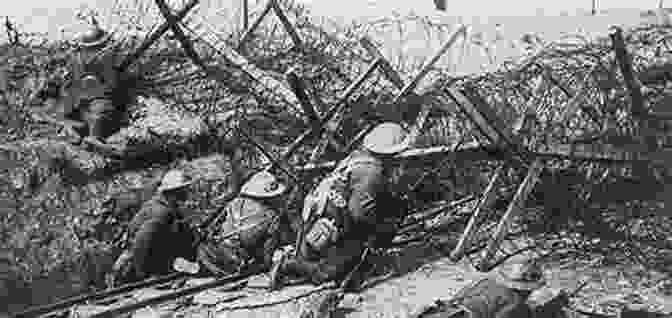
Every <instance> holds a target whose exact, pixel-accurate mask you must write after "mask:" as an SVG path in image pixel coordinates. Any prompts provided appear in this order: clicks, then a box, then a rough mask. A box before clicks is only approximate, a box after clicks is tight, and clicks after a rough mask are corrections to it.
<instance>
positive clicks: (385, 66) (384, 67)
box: [359, 36, 404, 89]
mask: <svg viewBox="0 0 672 318" xmlns="http://www.w3.org/2000/svg"><path fill="white" fill-rule="evenodd" d="M359 43H360V44H361V45H362V47H363V48H364V49H365V50H366V51H367V52H369V54H371V56H373V57H374V58H376V59H379V60H380V64H379V66H380V71H381V72H382V73H383V75H385V78H387V79H388V80H389V81H390V82H392V84H394V86H396V87H397V88H398V89H403V88H404V80H402V79H401V76H400V75H399V73H398V72H397V71H396V70H395V69H394V68H393V67H392V65H391V64H390V62H389V61H388V60H386V59H385V57H384V56H383V54H382V53H380V51H378V49H377V48H376V46H375V45H373V43H372V42H371V40H369V38H368V37H366V36H364V37H361V38H360V39H359Z"/></svg>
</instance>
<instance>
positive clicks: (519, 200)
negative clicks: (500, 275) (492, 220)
mask: <svg viewBox="0 0 672 318" xmlns="http://www.w3.org/2000/svg"><path fill="white" fill-rule="evenodd" d="M542 170H543V165H542V163H541V159H536V160H535V161H534V162H533V163H532V164H531V165H530V168H529V170H528V172H527V176H526V177H525V180H523V183H521V184H520V187H518V191H517V192H516V195H515V196H514V197H513V200H512V201H511V203H510V204H509V207H508V209H507V210H506V212H505V213H504V216H502V219H501V220H500V221H499V224H498V225H497V229H496V230H495V235H494V237H493V240H492V241H490V243H489V244H488V247H487V248H486V250H485V253H484V256H483V258H482V259H481V262H480V264H479V266H478V269H479V270H480V271H489V270H490V269H491V267H490V266H491V264H492V262H491V261H492V259H493V258H494V257H495V253H496V251H497V248H498V247H499V245H500V243H501V242H502V240H503V239H504V236H505V235H506V232H507V231H508V227H509V224H510V223H511V221H512V220H513V218H514V217H515V216H516V215H517V214H518V213H520V211H521V210H522V208H523V206H524V204H525V200H527V196H528V195H529V194H530V192H532V189H534V186H535V185H536V183H537V181H538V178H539V175H540V174H541V172H542Z"/></svg>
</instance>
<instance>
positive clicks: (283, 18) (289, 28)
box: [271, 0, 303, 47]
mask: <svg viewBox="0 0 672 318" xmlns="http://www.w3.org/2000/svg"><path fill="white" fill-rule="evenodd" d="M271 6H273V11H274V12H275V15H276V16H278V19H280V23H282V26H283V27H284V28H285V31H286V32H287V34H289V37H290V38H292V42H294V46H295V47H302V46H303V43H302V41H301V37H300V36H299V33H298V32H296V29H295V28H294V26H293V25H292V23H291V22H289V19H288V18H287V15H285V12H284V11H283V10H282V8H281V7H280V4H278V1H277V0H271Z"/></svg>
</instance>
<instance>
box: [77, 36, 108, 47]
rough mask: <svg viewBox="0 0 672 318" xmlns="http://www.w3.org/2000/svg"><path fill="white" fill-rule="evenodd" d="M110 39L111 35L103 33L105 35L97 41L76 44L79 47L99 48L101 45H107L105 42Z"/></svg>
mask: <svg viewBox="0 0 672 318" xmlns="http://www.w3.org/2000/svg"><path fill="white" fill-rule="evenodd" d="M111 38H112V34H110V33H105V35H103V36H102V37H101V38H100V39H98V40H96V41H93V42H82V41H78V44H79V46H81V47H85V48H92V47H97V46H101V45H103V44H105V43H107V41H109V40H110V39H111Z"/></svg>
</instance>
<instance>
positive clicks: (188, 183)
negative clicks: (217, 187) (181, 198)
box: [157, 181, 193, 192]
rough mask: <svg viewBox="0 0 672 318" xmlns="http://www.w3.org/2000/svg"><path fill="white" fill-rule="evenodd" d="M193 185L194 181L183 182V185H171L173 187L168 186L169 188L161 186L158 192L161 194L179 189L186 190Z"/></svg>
mask: <svg viewBox="0 0 672 318" xmlns="http://www.w3.org/2000/svg"><path fill="white" fill-rule="evenodd" d="M192 183H193V181H190V182H182V183H178V184H171V185H167V186H159V188H158V189H157V190H158V191H159V192H165V191H170V190H177V189H182V188H186V187H188V186H189V185H191V184H192Z"/></svg>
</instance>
